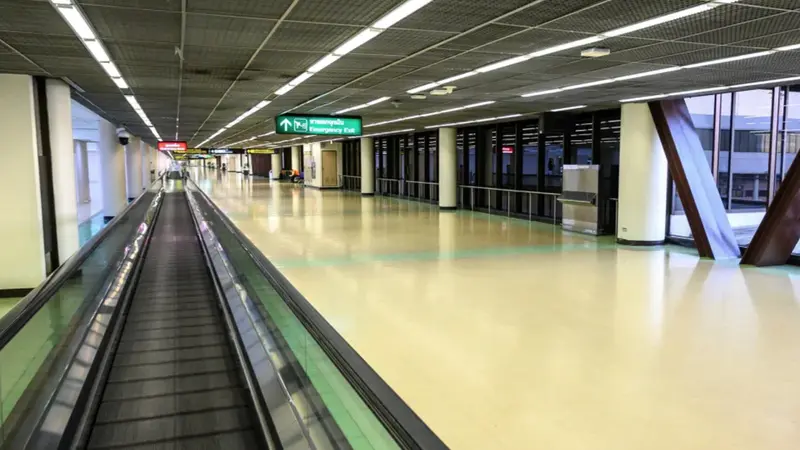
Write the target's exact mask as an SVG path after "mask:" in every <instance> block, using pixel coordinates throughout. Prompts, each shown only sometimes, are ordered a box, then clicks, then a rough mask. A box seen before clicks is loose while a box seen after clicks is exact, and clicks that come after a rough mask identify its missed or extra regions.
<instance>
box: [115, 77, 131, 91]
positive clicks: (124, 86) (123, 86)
mask: <svg viewBox="0 0 800 450" xmlns="http://www.w3.org/2000/svg"><path fill="white" fill-rule="evenodd" d="M111 81H113V82H114V84H116V85H117V87H118V88H120V89H128V87H129V86H128V83H126V82H125V79H124V78H121V77H120V78H112V79H111Z"/></svg>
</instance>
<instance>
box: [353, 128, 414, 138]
mask: <svg viewBox="0 0 800 450" xmlns="http://www.w3.org/2000/svg"><path fill="white" fill-rule="evenodd" d="M412 131H414V129H413V128H406V129H404V130H394V131H384V132H382V133H372V134H362V135H361V136H359V137H373V136H388V135H390V134H398V133H410V132H412Z"/></svg>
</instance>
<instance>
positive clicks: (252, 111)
mask: <svg viewBox="0 0 800 450" xmlns="http://www.w3.org/2000/svg"><path fill="white" fill-rule="evenodd" d="M269 104H270V102H269V101H267V100H262V101H260V102H258V104H257V105H256V106H253V107H252V108H250V109H248V110H247V111H246V112H244V113H243V114H242V115H240V116H239V117H237V118H235V119H233V121H232V122H231V123H229V124H228V125H225V128H230V127H232V126H234V125H236V124H237V123H239V122H241V121H243V120H244V119H246V118H248V117H250V116H252V115H253V114H255V113H256V112H258V110H260V109H261V108H263V107H265V106H267V105H269Z"/></svg>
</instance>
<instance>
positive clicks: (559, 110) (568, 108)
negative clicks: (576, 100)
mask: <svg viewBox="0 0 800 450" xmlns="http://www.w3.org/2000/svg"><path fill="white" fill-rule="evenodd" d="M586 106H587V105H577V106H567V107H566V108H556V109H551V110H550V112H561V111H572V110H573V109H583V108H586Z"/></svg>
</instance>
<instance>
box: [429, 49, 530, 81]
mask: <svg viewBox="0 0 800 450" xmlns="http://www.w3.org/2000/svg"><path fill="white" fill-rule="evenodd" d="M529 59H531V56H529V55H523V56H517V57H516V58H509V59H505V60H503V61H498V62H496V63H493V64H489V65H487V66H483V67H478V68H477V69H475V72H478V73H486V72H491V71H493V70H497V69H502V68H503V67H508V66H513V65H514V64H519V63H521V62H524V61H527V60H529ZM439 83H443V81H440V82H439Z"/></svg>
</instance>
